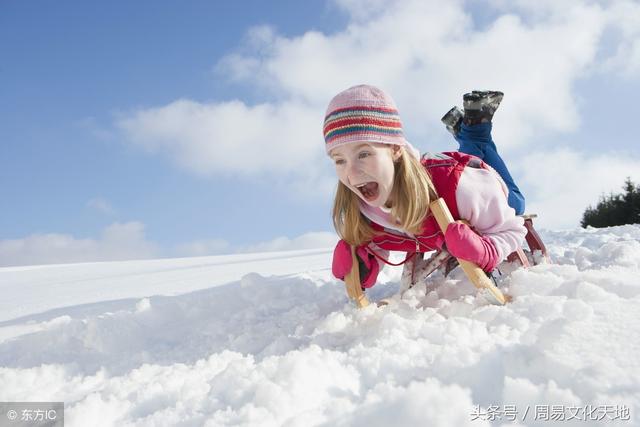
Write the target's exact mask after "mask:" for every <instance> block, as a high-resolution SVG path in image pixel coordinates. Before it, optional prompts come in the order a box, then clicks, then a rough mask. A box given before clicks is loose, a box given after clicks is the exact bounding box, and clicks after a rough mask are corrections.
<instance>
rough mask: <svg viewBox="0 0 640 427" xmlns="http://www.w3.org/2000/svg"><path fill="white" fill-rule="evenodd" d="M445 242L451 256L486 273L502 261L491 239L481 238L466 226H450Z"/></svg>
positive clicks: (456, 224) (445, 235) (455, 224)
mask: <svg viewBox="0 0 640 427" xmlns="http://www.w3.org/2000/svg"><path fill="white" fill-rule="evenodd" d="M444 240H445V243H446V245H447V250H448V251H449V253H450V254H451V255H453V256H454V257H456V258H460V259H463V260H465V261H469V262H472V263H474V264H475V265H477V266H478V267H480V268H481V269H483V270H484V271H486V272H490V271H492V270H493V269H494V268H495V266H496V265H497V264H498V262H499V261H500V259H499V258H498V250H497V249H496V247H495V245H494V244H493V242H492V241H491V239H489V238H488V237H485V236H480V235H479V234H477V233H476V232H475V231H473V230H472V229H471V228H470V227H469V226H468V225H466V224H463V223H460V222H452V223H451V224H449V226H448V227H447V231H446V233H445V234H444Z"/></svg>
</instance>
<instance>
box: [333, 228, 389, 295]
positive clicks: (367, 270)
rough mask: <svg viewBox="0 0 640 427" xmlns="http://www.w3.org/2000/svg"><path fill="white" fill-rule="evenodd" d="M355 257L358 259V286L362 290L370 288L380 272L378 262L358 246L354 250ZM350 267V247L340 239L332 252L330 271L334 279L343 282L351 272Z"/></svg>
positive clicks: (362, 247)
mask: <svg viewBox="0 0 640 427" xmlns="http://www.w3.org/2000/svg"><path fill="white" fill-rule="evenodd" d="M356 257H357V258H358V265H359V267H360V284H361V285H362V287H363V288H370V287H372V286H373V285H375V284H376V279H377V278H378V273H379V272H380V265H379V264H378V260H376V259H375V257H374V256H373V255H371V254H369V253H368V252H367V251H366V249H365V248H364V246H358V247H357V248H356ZM352 266H353V261H352V259H351V247H350V246H349V244H348V243H347V242H345V241H344V240H342V239H341V240H340V241H339V242H338V244H337V245H336V249H335V250H334V251H333V265H332V266H331V271H332V273H333V275H334V276H335V277H336V279H340V280H344V277H345V276H346V275H347V274H349V272H350V271H351V267H352Z"/></svg>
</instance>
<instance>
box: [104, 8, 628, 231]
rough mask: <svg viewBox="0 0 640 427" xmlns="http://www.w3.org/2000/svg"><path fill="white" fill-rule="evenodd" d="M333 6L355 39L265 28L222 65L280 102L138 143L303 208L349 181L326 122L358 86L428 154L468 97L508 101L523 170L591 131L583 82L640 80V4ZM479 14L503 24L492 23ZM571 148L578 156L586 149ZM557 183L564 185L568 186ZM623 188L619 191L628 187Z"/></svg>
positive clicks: (183, 103) (190, 109) (131, 133)
mask: <svg viewBox="0 0 640 427" xmlns="http://www.w3.org/2000/svg"><path fill="white" fill-rule="evenodd" d="M333 3H334V4H335V5H337V6H338V7H339V8H341V9H342V10H344V11H345V12H346V13H347V14H348V15H349V19H350V21H349V23H348V25H347V26H346V27H345V28H344V29H343V30H341V31H337V32H334V33H331V34H325V33H322V32H319V31H307V32H305V33H304V34H301V35H299V36H294V37H284V36H282V35H279V34H278V33H277V32H276V31H275V30H274V29H273V28H272V27H269V26H259V27H255V28H252V29H250V30H249V31H248V32H247V35H246V37H245V41H244V43H243V44H242V45H241V46H239V47H238V49H237V50H236V51H234V52H231V53H229V55H227V56H226V57H224V58H222V59H221V60H220V61H219V62H218V63H217V64H216V69H217V71H218V72H219V73H220V74H222V75H223V76H226V78H227V79H228V80H229V81H232V82H234V83H240V84H246V85H247V87H249V88H251V89H254V90H256V91H257V92H259V93H261V94H268V95H271V96H272V100H271V101H270V102H264V103H261V104H257V105H248V104H247V103H245V102H243V101H240V100H233V101H224V102H210V103H201V102H195V101H192V100H177V101H175V102H172V103H170V104H168V105H165V106H159V107H156V108H149V109H141V110H138V111H134V112H132V113H130V114H127V115H124V116H122V117H121V118H120V119H119V120H118V122H117V124H118V126H119V128H120V129H121V130H122V131H123V132H124V135H125V138H126V139H127V140H128V141H129V142H131V143H133V144H136V145H139V146H142V147H145V148H146V149H148V150H149V151H151V152H158V153H161V154H163V155H165V156H167V157H169V158H171V159H173V160H174V161H175V162H176V163H177V164H178V165H180V166H181V167H182V168H185V169H186V170H188V171H191V172H194V173H197V174H200V175H205V176H215V175H217V174H235V175H239V176H255V175H262V174H268V176H269V178H270V179H272V180H273V181H274V182H278V183H284V185H287V186H289V187H290V188H291V189H293V190H295V191H296V193H297V194H299V195H303V196H304V197H311V196H310V193H313V197H320V198H325V197H326V198H328V197H329V195H330V194H331V192H332V190H333V188H334V184H335V177H334V176H333V174H332V170H331V166H330V163H329V162H328V161H327V159H326V158H325V157H324V154H323V146H322V145H323V144H322V138H321V125H322V118H323V114H324V109H325V108H326V105H327V103H328V101H329V99H330V98H331V97H332V96H333V95H334V94H336V93H337V92H338V91H340V90H342V89H345V88H346V87H348V86H351V85H353V84H357V83H363V82H366V83H371V84H375V85H378V86H380V87H382V88H384V89H385V90H387V91H389V92H390V93H391V94H392V95H393V97H394V98H395V99H396V101H397V103H398V105H399V108H400V111H401V115H402V117H403V121H404V124H405V129H406V131H407V133H408V135H409V137H410V139H412V140H413V141H414V143H416V145H417V146H418V148H419V149H421V150H422V151H428V150H432V151H433V150H434V149H435V150H438V149H442V148H441V147H434V146H433V145H432V144H433V140H434V137H433V135H434V133H437V134H438V135H440V134H442V133H443V132H445V131H444V129H443V127H442V125H441V123H440V122H439V118H440V117H441V116H442V114H443V113H444V112H446V111H447V110H448V109H449V108H450V107H451V105H453V104H459V103H460V101H461V100H460V98H461V94H462V93H464V92H465V91H468V90H471V89H477V88H485V89H500V90H503V91H504V92H505V93H506V96H505V100H504V102H503V104H502V106H501V108H500V111H499V115H500V117H499V118H500V125H499V126H496V128H495V130H494V136H495V138H496V140H497V141H499V143H500V149H501V151H502V152H503V154H506V156H507V158H510V154H512V153H517V152H520V153H528V152H530V151H531V150H530V149H529V147H535V150H536V152H538V153H541V152H545V151H546V152H550V151H551V150H552V149H553V147H554V144H556V142H555V141H556V140H557V138H553V137H550V136H554V135H558V134H570V133H572V132H575V131H576V130H577V129H579V127H580V125H581V120H582V119H581V117H580V109H579V108H580V103H581V99H580V96H579V94H578V93H576V92H575V87H576V83H577V82H579V81H580V80H581V79H584V78H586V77H589V76H593V75H597V74H598V73H604V74H605V75H604V76H603V77H605V78H607V77H610V76H609V75H608V74H607V73H612V76H614V77H615V76H619V75H626V76H633V75H634V73H637V71H639V70H640V4H639V3H637V2H634V1H625V0H619V1H604V0H603V1H587V0H584V1H579V0H574V1H561V2H558V1H553V0H544V1H538V2H531V1H524V0H523V1H514V2H511V1H506V0H488V1H486V2H463V1H450V2H440V1H435V0H434V1H423V0H407V1H396V2H382V1H375V2H373V3H371V2H365V1H364V0H335V1H334V2H333ZM365 4H366V7H365ZM474 8H475V9H478V8H485V9H486V10H485V11H488V12H491V13H485V14H483V16H490V17H491V18H490V19H489V18H487V19H488V21H487V22H480V21H479V20H478V18H477V17H474V16H473V14H472V13H471V12H472V11H473V10H474ZM611 34H614V35H615V37H611ZM564 139H565V141H567V144H569V145H568V146H569V147H570V144H575V146H577V145H578V144H579V142H580V141H577V140H576V141H575V142H569V141H568V139H567V138H564ZM430 144H431V145H430ZM537 158H538V159H540V155H538V156H537ZM605 158H608V159H609V160H605ZM598 159H599V161H598V162H595V163H589V164H590V165H591V166H593V167H596V168H597V167H598V164H600V163H602V162H605V161H606V162H608V163H611V162H614V161H615V159H617V156H616V155H615V154H611V155H608V154H606V153H602V154H600V155H599V156H598ZM511 161H512V160H510V162H511ZM515 161H517V160H515ZM514 169H517V166H515V163H514ZM523 170H524V169H523ZM597 170H600V169H597ZM523 176H524V179H525V180H526V183H524V184H525V185H523V188H527V190H528V191H529V193H528V194H527V196H528V199H529V201H530V202H531V205H532V206H536V204H537V205H538V206H543V205H545V206H546V205H549V206H551V205H554V206H555V203H556V202H553V203H552V202H551V199H550V198H549V197H550V196H549V195H548V194H547V193H549V192H551V188H554V187H550V188H548V187H544V186H543V182H546V180H545V179H542V180H534V179H531V177H530V176H529V175H523ZM517 178H518V179H520V178H521V177H520V176H517ZM548 179H550V180H552V181H554V184H555V182H556V181H557V180H558V177H552V176H550V177H549V178H548ZM609 184H614V188H615V187H616V186H617V180H616V182H615V183H609ZM597 188H600V186H597ZM309 189H314V191H313V192H310V191H309ZM581 194H582V193H581ZM589 194H590V197H593V196H592V195H593V192H591V193H589ZM576 197H577V196H576ZM585 198H586V193H584V196H582V197H581V198H580V201H581V202H582V201H583V200H584V201H586V200H585ZM558 201H559V200H558ZM577 202H578V199H576V200H575V203H574V207H576V206H577V204H578V203H577ZM554 211H555V210H554ZM558 212H559V213H560V211H558ZM569 216H571V215H569ZM565 218H566V217H565ZM554 221H556V220H554ZM562 221H563V220H561V219H560V218H558V219H557V222H558V223H560V222H562Z"/></svg>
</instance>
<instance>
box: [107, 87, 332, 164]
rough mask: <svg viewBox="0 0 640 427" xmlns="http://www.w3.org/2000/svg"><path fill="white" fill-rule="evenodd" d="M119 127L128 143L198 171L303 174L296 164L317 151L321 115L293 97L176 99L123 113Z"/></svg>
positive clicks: (315, 156) (308, 161)
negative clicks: (268, 100) (254, 101)
mask: <svg viewBox="0 0 640 427" xmlns="http://www.w3.org/2000/svg"><path fill="white" fill-rule="evenodd" d="M118 126H119V127H120V128H121V129H122V130H124V131H125V132H126V134H127V136H128V137H129V139H130V141H131V142H132V143H134V144H137V145H140V146H142V147H144V148H145V149H147V150H149V151H151V152H161V153H163V154H165V155H167V156H168V157H170V158H172V159H175V161H176V162H177V163H178V164H179V165H180V166H182V167H183V168H185V169H187V170H190V171H192V172H195V173H197V174H200V175H213V174H220V173H222V174H236V173H238V174H243V175H259V174H262V173H264V172H269V173H276V174H287V173H291V172H298V173H299V174H302V175H304V173H303V170H302V169H301V166H302V165H307V166H308V165H309V164H313V160H314V159H318V158H319V157H320V155H321V154H322V135H321V131H320V129H321V126H322V119H321V118H319V117H318V115H317V114H316V113H315V112H314V111H313V109H311V108H309V107H308V106H307V105H305V104H303V103H298V102H283V103H280V104H260V105H256V106H251V107H250V106H247V105H245V104H244V103H242V102H240V101H229V102H224V103H219V104H201V103H197V102H194V101H189V100H178V101H175V102H172V103H171V104H169V105H166V106H164V107H158V108H151V109H147V110H139V111H137V112H135V113H134V114H133V115H132V116H129V117H122V118H121V119H120V120H119V121H118ZM310 129H315V130H316V132H314V133H311V132H310V131H309V130H310Z"/></svg>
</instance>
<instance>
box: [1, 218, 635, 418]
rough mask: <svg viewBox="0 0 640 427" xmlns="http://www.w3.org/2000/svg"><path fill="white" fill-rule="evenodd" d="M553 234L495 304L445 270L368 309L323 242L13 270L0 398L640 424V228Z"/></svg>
mask: <svg viewBox="0 0 640 427" xmlns="http://www.w3.org/2000/svg"><path fill="white" fill-rule="evenodd" d="M543 238H544V239H545V242H546V243H547V246H548V248H549V250H550V252H551V255H552V258H553V260H554V261H555V264H553V265H540V266H536V267H533V268H531V269H528V270H523V269H520V270H517V271H515V272H513V273H512V274H511V275H510V276H509V277H507V278H506V279H505V281H504V286H505V288H506V289H507V292H508V293H509V294H511V295H512V296H513V297H514V300H513V302H512V303H510V304H508V305H507V306H504V307H497V306H491V305H487V304H486V302H484V301H483V300H482V299H480V298H476V297H475V289H474V288H473V287H472V286H471V285H470V284H469V283H468V282H466V280H464V278H462V276H460V274H457V275H456V274H454V275H453V277H451V278H449V279H444V278H443V277H442V276H438V275H437V274H436V275H434V276H433V277H432V278H430V281H429V283H427V284H426V286H420V287H416V288H414V289H413V290H412V291H411V293H410V294H406V295H405V297H404V298H403V299H402V300H400V299H399V298H397V297H396V298H395V299H393V302H392V304H391V305H389V306H387V307H383V308H374V307H368V308H366V309H363V310H358V309H356V308H355V307H353V306H352V305H350V304H348V302H347V299H346V295H345V290H344V286H343V285H342V283H341V282H338V281H336V280H335V279H333V278H332V276H331V273H330V265H331V252H332V250H331V249H325V250H306V251H295V252H279V253H262V254H245V255H229V256H216V257H201V258H186V259H172V260H153V261H128V262H109V263H93V264H73V265H71V264H70V265H51V266H36V267H14V268H2V269H0V292H1V295H2V299H0V401H64V402H65V422H66V425H67V426H123V425H137V426H156V425H157V426H163V425H172V426H173V425H182V426H200V425H208V426H221V425H246V426H282V425H284V426H309V425H325V426H352V425H356V426H359V425H362V426H389V425H393V426H415V425H421V426H463V425H470V426H483V425H544V426H548V425H554V424H559V425H560V424H561V425H567V424H568V425H572V423H573V424H578V425H581V426H584V425H605V424H606V425H624V426H631V425H640V421H639V417H640V413H639V411H640V357H639V356H638V355H639V354H640V310H638V307H639V303H640V279H639V277H640V226H623V227H615V228H610V229H603V230H594V229H589V230H581V229H578V230H572V231H563V232H546V233H543ZM400 273H401V269H400V268H392V269H389V268H387V269H385V270H384V271H383V272H382V273H381V275H380V280H379V284H378V285H376V287H375V288H373V290H372V291H370V292H369V296H370V297H371V298H372V299H373V300H376V299H379V298H382V297H386V296H390V295H393V294H394V293H395V292H396V290H397V288H398V282H399V279H400ZM0 416H3V415H2V414H0ZM545 417H546V418H545ZM561 417H564V418H561ZM569 418H573V419H572V420H569ZM563 419H564V421H563Z"/></svg>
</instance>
